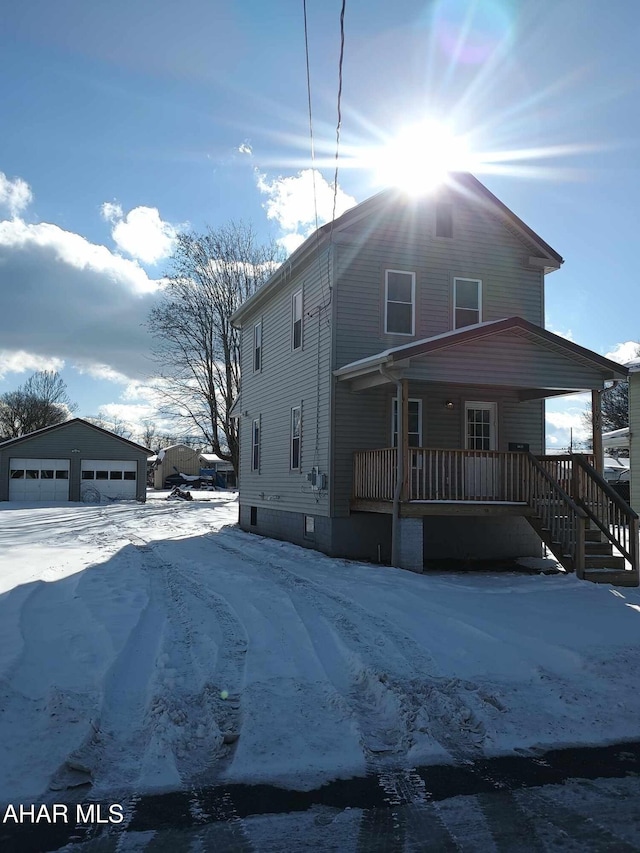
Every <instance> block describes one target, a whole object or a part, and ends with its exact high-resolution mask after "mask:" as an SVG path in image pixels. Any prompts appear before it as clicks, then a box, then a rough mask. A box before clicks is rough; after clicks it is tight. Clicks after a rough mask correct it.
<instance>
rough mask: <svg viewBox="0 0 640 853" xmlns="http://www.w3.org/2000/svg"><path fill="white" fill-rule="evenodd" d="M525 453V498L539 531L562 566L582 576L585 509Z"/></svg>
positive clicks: (532, 456)
mask: <svg viewBox="0 0 640 853" xmlns="http://www.w3.org/2000/svg"><path fill="white" fill-rule="evenodd" d="M527 457H528V459H529V463H530V469H529V484H528V485H529V488H528V490H527V502H528V504H529V506H530V507H531V508H532V509H533V511H534V513H535V515H536V519H537V524H538V527H539V529H538V533H539V534H540V535H541V537H542V539H543V541H544V542H545V544H546V545H547V547H548V548H549V549H550V550H551V551H552V552H553V554H554V556H555V557H556V559H557V560H558V561H559V562H560V563H561V564H562V565H563V566H564V567H565V569H567V571H575V573H576V575H577V577H579V578H583V577H584V568H585V557H584V548H585V546H584V540H585V530H586V522H587V513H586V512H585V510H584V509H582V507H580V506H578V504H577V503H576V502H575V501H574V500H573V498H572V497H571V496H570V495H569V494H567V492H566V491H565V490H564V489H563V488H562V487H561V486H560V484H559V483H558V481H557V480H556V479H554V478H553V477H552V476H551V475H550V474H549V473H548V472H547V471H546V470H545V468H544V467H543V466H542V465H541V464H540V462H538V460H537V459H536V458H535V456H534V455H533V454H532V453H528V454H527Z"/></svg>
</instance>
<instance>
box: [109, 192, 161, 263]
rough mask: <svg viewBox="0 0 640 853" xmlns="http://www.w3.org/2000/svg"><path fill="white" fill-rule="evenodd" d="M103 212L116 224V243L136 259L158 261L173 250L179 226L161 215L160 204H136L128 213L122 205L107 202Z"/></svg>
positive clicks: (114, 227)
mask: <svg viewBox="0 0 640 853" xmlns="http://www.w3.org/2000/svg"><path fill="white" fill-rule="evenodd" d="M101 213H102V216H103V218H104V219H105V220H106V221H107V222H110V223H111V224H112V226H113V228H112V229H111V236H112V237H113V240H114V242H115V244H116V246H117V247H118V248H119V249H120V250H121V251H122V252H126V253H127V254H128V255H131V257H132V258H136V259H137V260H140V261H142V263H145V264H156V263H158V261H161V260H162V259H163V258H168V257H169V255H171V253H172V252H173V249H174V247H175V243H176V236H177V234H178V229H177V228H176V226H174V225H172V224H171V223H170V222H164V221H163V220H162V219H161V218H160V213H159V211H158V208H157V207H144V206H140V207H134V208H133V210H130V211H129V213H127V214H126V215H125V214H124V211H123V210H122V207H121V206H120V205H119V204H117V203H115V202H109V201H106V202H105V203H104V204H103V205H102V207H101Z"/></svg>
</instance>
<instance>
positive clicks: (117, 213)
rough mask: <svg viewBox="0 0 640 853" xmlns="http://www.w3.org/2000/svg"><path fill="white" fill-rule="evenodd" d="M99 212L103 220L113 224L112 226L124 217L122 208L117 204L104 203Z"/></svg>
mask: <svg viewBox="0 0 640 853" xmlns="http://www.w3.org/2000/svg"><path fill="white" fill-rule="evenodd" d="M100 212H101V213H102V218H103V219H106V220H107V222H113V223H114V224H115V223H116V222H117V221H118V220H119V219H122V217H123V216H124V213H123V211H122V207H121V206H120V205H119V204H118V203H117V202H111V201H105V203H104V204H103V205H102V207H101V208H100Z"/></svg>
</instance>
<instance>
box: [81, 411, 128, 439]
mask: <svg viewBox="0 0 640 853" xmlns="http://www.w3.org/2000/svg"><path fill="white" fill-rule="evenodd" d="M85 420H87V421H89V423H90V424H94V426H97V427H100V428H101V429H106V430H109V432H112V433H113V434H114V435H119V436H120V438H127V439H131V437H132V436H133V430H132V429H131V427H130V426H129V424H128V423H127V422H126V421H123V420H122V418H120V417H118V415H109V414H108V413H107V412H105V411H103V410H102V409H98V414H97V415H90V416H87V417H86V418H85Z"/></svg>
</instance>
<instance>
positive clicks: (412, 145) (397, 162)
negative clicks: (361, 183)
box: [372, 120, 473, 193]
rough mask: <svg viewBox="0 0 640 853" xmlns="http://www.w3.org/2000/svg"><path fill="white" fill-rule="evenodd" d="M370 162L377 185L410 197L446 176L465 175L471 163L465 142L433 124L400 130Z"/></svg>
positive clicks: (427, 188)
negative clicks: (392, 187) (458, 173)
mask: <svg viewBox="0 0 640 853" xmlns="http://www.w3.org/2000/svg"><path fill="white" fill-rule="evenodd" d="M372 159H373V164H372V165H373V169H374V172H375V175H376V180H377V182H379V183H381V184H385V185H387V186H389V185H391V186H397V187H400V188H401V189H403V190H405V191H407V192H411V193H422V192H426V191H428V190H430V189H433V188H434V187H436V186H437V185H438V184H440V183H442V182H443V181H444V180H445V179H446V177H447V175H448V174H449V173H450V172H465V171H469V170H470V169H471V168H472V161H473V157H472V154H471V150H470V148H469V145H468V142H467V140H466V138H465V137H464V136H459V135H457V134H455V133H454V132H453V131H452V130H451V128H449V127H448V126H447V125H446V124H444V123H442V122H438V121H435V120H426V121H423V122H421V123H419V124H415V125H410V126H408V127H405V128H403V129H402V130H401V131H400V132H399V133H398V134H397V135H396V136H395V138H394V139H392V140H390V141H389V142H387V143H386V144H385V145H383V146H381V147H380V148H379V149H377V150H376V151H375V152H374V153H373V157H372Z"/></svg>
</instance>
